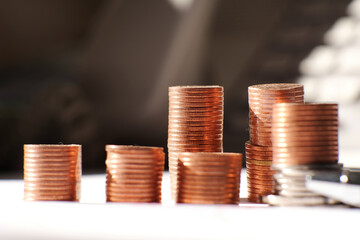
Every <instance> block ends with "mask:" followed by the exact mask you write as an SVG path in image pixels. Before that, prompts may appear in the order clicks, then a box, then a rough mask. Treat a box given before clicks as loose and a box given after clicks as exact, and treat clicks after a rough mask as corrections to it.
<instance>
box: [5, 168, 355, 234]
mask: <svg viewBox="0 0 360 240" xmlns="http://www.w3.org/2000/svg"><path fill="white" fill-rule="evenodd" d="M169 185H170V184H169V176H168V174H167V173H165V175H164V182H163V203H162V204H124V203H105V175H84V176H83V178H82V198H81V201H80V203H76V202H24V201H23V200H22V199H23V181H22V180H1V181H0V195H1V197H0V203H1V204H0V239H1V240H5V239H44V240H45V239H46V240H49V239H84V240H85V239H86V240H89V239H90V240H91V239H147V240H149V239H150V240H151V239H154V240H155V239H156V240H161V239H167V240H169V239H286V240H289V239H292V240H293V239H337V240H339V239H346V238H347V237H349V238H350V237H352V238H355V239H359V238H360V230H359V227H358V225H359V224H358V221H359V219H360V209H354V208H344V207H269V206H267V205H265V204H260V205H258V204H249V203H246V202H245V199H244V197H246V173H245V171H244V170H243V172H242V183H241V190H240V192H241V197H242V198H243V199H242V201H241V203H240V204H239V205H238V206H229V205H190V204H179V205H175V204H173V203H172V202H171V200H170V186H169Z"/></svg>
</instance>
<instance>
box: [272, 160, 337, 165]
mask: <svg viewBox="0 0 360 240" xmlns="http://www.w3.org/2000/svg"><path fill="white" fill-rule="evenodd" d="M337 162H338V160H337V159H336V160H335V159H333V160H328V159H326V160H318V159H316V160H314V159H301V160H293V161H290V160H288V159H274V164H278V165H288V166H296V165H309V164H325V163H326V164H336V163H337Z"/></svg>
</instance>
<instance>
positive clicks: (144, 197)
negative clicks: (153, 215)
mask: <svg viewBox="0 0 360 240" xmlns="http://www.w3.org/2000/svg"><path fill="white" fill-rule="evenodd" d="M105 149H106V152H107V157H106V161H105V164H106V174H107V175H106V201H108V202H156V203H160V202H161V183H162V175H163V171H164V165H165V154H164V150H163V148H161V147H143V146H124V145H106V147H105Z"/></svg>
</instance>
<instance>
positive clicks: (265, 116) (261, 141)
mask: <svg viewBox="0 0 360 240" xmlns="http://www.w3.org/2000/svg"><path fill="white" fill-rule="evenodd" d="M248 94H249V125H250V141H248V142H247V143H246V146H245V149H246V171H247V181H248V200H249V201H251V202H260V201H261V197H262V196H266V195H268V194H271V193H273V183H272V182H273V181H272V179H273V174H274V171H272V170H270V166H271V164H272V140H271V126H272V112H273V105H274V104H276V103H283V102H284V103H286V102H288V103H303V102H304V87H303V85H301V84H295V83H274V84H259V85H253V86H250V87H249V88H248Z"/></svg>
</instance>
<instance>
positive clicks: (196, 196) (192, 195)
mask: <svg viewBox="0 0 360 240" xmlns="http://www.w3.org/2000/svg"><path fill="white" fill-rule="evenodd" d="M178 198H183V199H198V200H200V199H206V200H214V201H224V200H227V199H234V194H229V193H226V194H218V195H204V194H202V193H196V192H191V193H187V192H182V191H179V192H178Z"/></svg>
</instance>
